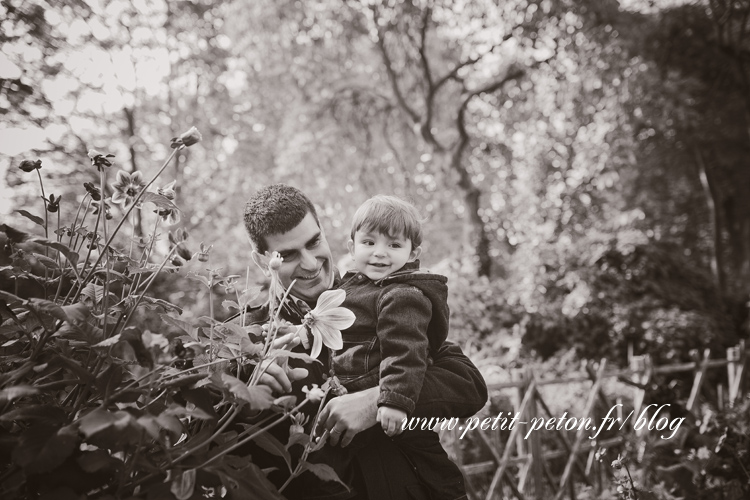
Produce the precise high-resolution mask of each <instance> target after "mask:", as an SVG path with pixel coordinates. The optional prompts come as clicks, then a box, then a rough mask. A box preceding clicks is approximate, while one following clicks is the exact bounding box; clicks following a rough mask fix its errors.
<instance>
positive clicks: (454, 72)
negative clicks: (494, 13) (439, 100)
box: [435, 28, 515, 92]
mask: <svg viewBox="0 0 750 500" xmlns="http://www.w3.org/2000/svg"><path fill="white" fill-rule="evenodd" d="M514 29H515V28H514ZM512 37H513V30H510V33H508V34H507V35H505V36H504V37H503V39H502V40H501V41H500V42H498V43H496V44H495V45H493V46H492V47H490V49H489V50H487V51H486V52H484V53H482V54H479V55H478V56H475V57H470V58H468V59H466V60H465V61H462V62H460V63H458V64H456V65H455V66H454V67H453V69H452V70H450V71H449V72H448V73H446V74H445V75H443V76H442V77H441V78H440V79H439V80H438V81H437V83H435V92H437V91H438V90H439V89H440V87H442V86H443V85H445V84H446V82H447V81H448V80H450V79H451V78H455V77H456V75H458V72H459V71H460V70H461V68H465V67H466V66H470V65H472V64H476V63H478V62H479V61H480V60H482V59H483V58H484V57H485V56H488V55H490V54H492V52H494V51H495V49H497V48H498V47H500V46H501V45H502V44H503V43H505V42H507V41H508V40H510V39H511V38H512Z"/></svg>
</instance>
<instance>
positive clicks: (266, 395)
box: [211, 373, 274, 410]
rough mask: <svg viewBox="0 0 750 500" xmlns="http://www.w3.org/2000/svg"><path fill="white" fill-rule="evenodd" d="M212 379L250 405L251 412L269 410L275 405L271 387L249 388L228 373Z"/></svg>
mask: <svg viewBox="0 0 750 500" xmlns="http://www.w3.org/2000/svg"><path fill="white" fill-rule="evenodd" d="M211 379H212V380H213V381H214V383H217V385H219V387H222V388H223V389H226V390H227V391H228V392H229V393H231V394H232V395H233V396H234V397H236V398H237V399H241V400H243V401H247V402H248V403H250V409H251V410H267V409H268V408H270V407H271V405H273V399H274V398H273V396H272V395H271V388H270V387H267V386H265V385H263V386H252V387H248V386H247V385H245V383H244V382H242V381H241V380H240V379H238V378H236V377H233V376H232V375H229V374H228V373H221V374H218V376H216V375H214V376H213V377H211Z"/></svg>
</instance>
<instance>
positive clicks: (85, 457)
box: [76, 450, 124, 474]
mask: <svg viewBox="0 0 750 500" xmlns="http://www.w3.org/2000/svg"><path fill="white" fill-rule="evenodd" d="M76 462H77V463H78V465H79V466H80V467H81V469H83V471H84V472H87V473H89V474H94V473H96V472H101V471H112V470H118V469H119V468H120V467H122V465H124V464H123V463H122V461H120V460H118V459H116V458H114V457H113V456H111V455H110V454H109V452H107V451H105V450H93V451H83V452H81V455H80V456H79V457H78V458H77V459H76Z"/></svg>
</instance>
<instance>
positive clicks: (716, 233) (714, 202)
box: [695, 149, 726, 299]
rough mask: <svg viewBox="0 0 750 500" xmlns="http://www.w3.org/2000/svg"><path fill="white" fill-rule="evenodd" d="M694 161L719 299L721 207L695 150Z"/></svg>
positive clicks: (722, 280) (722, 281) (721, 282)
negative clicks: (707, 221) (708, 221)
mask: <svg viewBox="0 0 750 500" xmlns="http://www.w3.org/2000/svg"><path fill="white" fill-rule="evenodd" d="M695 159H696V163H697V164H698V175H699V177H700V181H701V185H702V186H703V193H704V194H705V196H706V205H707V207H708V213H709V216H710V218H711V229H712V233H713V252H712V255H711V273H712V274H713V277H714V284H715V285H716V289H717V291H718V294H719V299H721V298H722V297H723V295H724V284H725V282H726V279H725V277H724V259H723V257H722V254H723V248H722V243H721V228H722V225H721V214H720V213H719V209H718V207H719V206H721V204H720V203H719V202H720V200H719V193H718V190H717V188H716V185H715V183H714V182H713V179H712V177H711V175H710V172H709V171H708V168H707V166H706V163H705V161H704V160H703V156H701V154H700V151H698V150H697V149H696V150H695Z"/></svg>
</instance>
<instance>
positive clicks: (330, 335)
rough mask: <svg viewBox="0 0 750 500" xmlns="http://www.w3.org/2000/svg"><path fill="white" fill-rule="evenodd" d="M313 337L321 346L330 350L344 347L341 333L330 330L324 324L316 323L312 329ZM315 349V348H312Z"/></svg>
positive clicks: (333, 329)
mask: <svg viewBox="0 0 750 500" xmlns="http://www.w3.org/2000/svg"><path fill="white" fill-rule="evenodd" d="M312 331H313V335H314V336H315V338H316V340H317V338H318V337H320V339H321V340H322V341H323V344H324V345H325V346H327V347H330V348H331V349H335V350H339V349H342V348H343V347H344V339H343V338H342V337H341V331H339V330H336V329H335V328H331V327H330V326H328V325H326V324H325V323H316V324H314V325H313V327H312ZM313 349H315V346H313Z"/></svg>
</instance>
